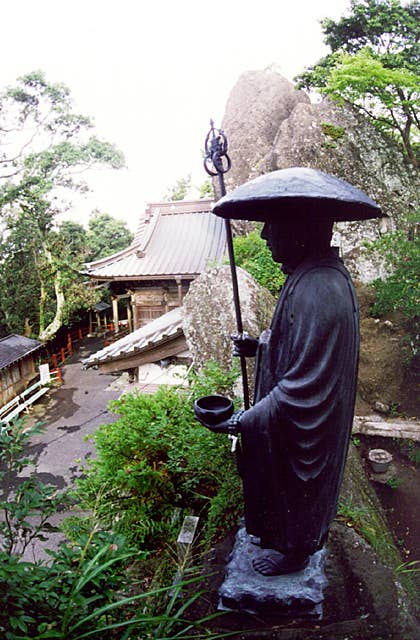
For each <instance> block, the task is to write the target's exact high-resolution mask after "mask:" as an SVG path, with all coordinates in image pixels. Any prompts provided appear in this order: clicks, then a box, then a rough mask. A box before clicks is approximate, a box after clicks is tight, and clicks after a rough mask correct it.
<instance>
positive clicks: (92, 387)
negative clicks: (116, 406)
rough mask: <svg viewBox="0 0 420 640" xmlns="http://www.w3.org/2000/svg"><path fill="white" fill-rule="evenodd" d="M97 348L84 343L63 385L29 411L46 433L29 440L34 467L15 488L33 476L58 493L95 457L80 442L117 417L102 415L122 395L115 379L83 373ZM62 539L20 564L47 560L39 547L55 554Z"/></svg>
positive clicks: (90, 340) (34, 550)
mask: <svg viewBox="0 0 420 640" xmlns="http://www.w3.org/2000/svg"><path fill="white" fill-rule="evenodd" d="M101 345H102V342H101V341H100V340H98V339H95V338H87V339H85V340H84V342H83V345H82V346H81V348H80V350H79V351H78V352H77V353H76V354H74V355H73V357H72V358H70V359H69V360H68V361H67V363H66V364H65V365H64V366H63V367H62V376H63V385H62V386H61V387H59V388H58V389H53V390H51V391H50V392H49V393H48V394H47V395H46V396H44V399H43V400H42V401H41V402H38V403H37V404H36V405H34V406H33V407H32V408H31V412H30V421H31V423H33V422H36V421H37V420H39V421H40V422H41V423H43V424H44V426H45V429H44V430H43V432H42V433H40V434H38V435H36V436H34V437H33V438H32V440H31V445H30V447H29V448H28V451H27V454H28V456H29V457H30V458H31V459H32V461H33V463H32V465H31V466H30V467H27V468H26V469H25V470H24V471H23V474H22V475H21V476H20V477H19V478H16V482H19V480H20V479H21V478H22V477H24V476H27V475H29V474H30V473H33V472H35V475H36V476H37V477H38V478H39V479H40V480H42V482H44V483H45V484H51V485H54V486H56V487H57V488H58V489H64V488H68V487H71V486H72V485H73V484H74V480H75V478H76V477H78V476H80V474H81V470H80V466H81V465H84V464H86V461H87V460H88V459H89V458H90V457H92V456H93V455H94V444H93V441H92V440H86V439H85V436H87V435H91V434H93V433H94V432H95V431H96V429H97V428H98V427H99V426H100V425H101V424H104V423H109V422H113V421H114V420H116V418H117V416H116V415H115V414H113V413H111V412H109V411H108V410H107V405H108V403H109V401H110V400H115V399H117V398H118V397H119V396H120V395H121V393H122V392H123V391H125V390H126V389H125V388H123V387H122V386H121V385H119V384H115V383H116V377H115V376H112V375H100V374H99V373H98V372H97V371H96V370H94V369H87V370H84V369H82V363H81V360H83V359H85V358H87V357H88V356H89V355H90V353H93V352H94V351H97V350H98V349H100V348H101ZM128 388H130V387H129V386H128V385H127V389H128ZM67 515H69V514H68V513H65V514H56V516H55V517H54V518H52V519H51V524H53V525H56V524H58V523H59V522H60V520H61V519H62V518H63V517H65V516H67ZM61 539H62V536H61V534H56V533H54V534H51V535H50V536H49V540H48V542H47V543H36V545H35V546H34V547H33V548H31V549H28V550H27V553H26V554H25V559H27V560H33V559H35V558H36V559H43V558H46V557H48V556H46V554H45V553H44V552H43V547H44V546H46V547H48V548H52V549H55V548H57V546H58V543H59V541H60V540H61Z"/></svg>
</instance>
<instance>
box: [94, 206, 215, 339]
mask: <svg viewBox="0 0 420 640" xmlns="http://www.w3.org/2000/svg"><path fill="white" fill-rule="evenodd" d="M211 205H212V202H211V201H210V200H196V201H185V200H180V201H176V202H159V203H153V204H149V205H148V206H147V208H146V211H145V213H144V215H143V216H142V218H141V219H140V223H139V226H138V229H137V233H136V235H135V238H134V240H133V242H132V244H131V245H130V246H129V247H127V248H126V249H123V250H122V251H119V252H118V253H114V254H113V255H111V256H108V257H107V258H102V259H101V260H96V261H95V262H90V263H88V264H86V265H85V268H86V270H85V273H87V274H88V275H89V277H90V278H91V279H92V280H93V281H94V282H95V284H97V285H100V284H101V283H104V284H105V283H106V284H107V286H108V287H109V290H110V294H111V299H112V318H113V324H114V327H115V330H116V331H118V328H119V326H120V325H121V320H123V321H124V322H125V323H126V324H128V328H129V330H130V331H135V330H137V329H139V328H140V327H143V326H144V325H146V324H147V323H149V322H150V321H152V320H154V319H156V318H159V317H160V316H162V315H163V314H165V313H168V312H169V311H171V310H172V309H175V308H176V307H181V306H182V301H183V299H184V296H185V294H186V293H187V291H188V288H189V286H190V284H191V282H192V281H193V280H194V278H196V277H197V276H198V275H199V274H200V273H201V272H202V271H203V270H204V269H205V268H206V267H207V266H208V265H209V264H212V263H214V264H215V263H217V262H220V260H221V258H222V256H223V254H224V251H225V246H226V240H225V229H224V221H223V220H221V219H220V218H217V217H216V216H214V215H212V214H211Z"/></svg>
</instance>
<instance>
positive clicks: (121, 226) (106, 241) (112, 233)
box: [86, 210, 133, 261]
mask: <svg viewBox="0 0 420 640" xmlns="http://www.w3.org/2000/svg"><path fill="white" fill-rule="evenodd" d="M132 240H133V234H132V233H131V231H130V230H129V228H128V227H127V225H126V223H125V222H123V221H122V220H116V219H115V218H113V217H112V216H110V215H109V214H108V213H101V212H100V211H98V210H95V211H93V212H92V214H91V215H90V218H89V223H88V232H87V235H86V244H87V251H88V254H87V259H88V260H89V261H93V260H99V258H104V257H105V256H109V255H111V254H113V253H116V252H117V251H120V250H121V249H125V248H126V247H128V245H129V244H130V243H131V242H132Z"/></svg>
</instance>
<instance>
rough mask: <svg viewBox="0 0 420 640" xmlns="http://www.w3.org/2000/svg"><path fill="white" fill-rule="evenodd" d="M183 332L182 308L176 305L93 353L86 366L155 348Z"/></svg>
mask: <svg viewBox="0 0 420 640" xmlns="http://www.w3.org/2000/svg"><path fill="white" fill-rule="evenodd" d="M182 334H183V330H182V308H181V307H176V308H175V309H172V311H168V313H165V314H164V315H163V316H160V317H159V318H156V319H155V320H152V321H151V322H149V323H148V324H146V325H144V326H143V327H140V329H136V331H133V332H132V333H129V334H128V335H127V336H124V337H123V338H121V339H120V340H117V341H116V342H113V343H112V344H110V345H109V346H108V347H105V348H104V349H101V351H97V352H96V353H93V354H92V355H91V356H90V357H89V358H88V359H87V360H85V362H84V366H85V367H87V368H88V367H92V366H94V365H98V364H105V362H112V361H114V360H122V359H124V358H126V357H129V356H132V355H136V354H138V353H140V352H142V351H146V350H147V349H151V348H154V347H156V346H157V345H158V344H163V343H164V342H167V341H168V340H172V339H174V338H176V337H178V336H181V335H182Z"/></svg>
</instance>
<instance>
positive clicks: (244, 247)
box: [233, 228, 285, 296]
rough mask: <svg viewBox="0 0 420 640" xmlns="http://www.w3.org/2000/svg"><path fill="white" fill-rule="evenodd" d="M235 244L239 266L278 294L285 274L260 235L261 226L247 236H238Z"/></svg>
mask: <svg viewBox="0 0 420 640" xmlns="http://www.w3.org/2000/svg"><path fill="white" fill-rule="evenodd" d="M233 246H234V250H235V261H236V264H237V265H238V267H242V269H245V271H248V273H250V274H251V275H252V277H253V278H255V280H256V281H257V282H258V283H259V284H260V285H261V286H263V287H265V288H266V289H268V290H269V291H270V293H272V294H273V295H274V296H277V295H278V293H279V291H280V289H281V287H282V286H283V283H284V280H285V275H284V274H283V272H282V271H281V269H280V266H279V265H278V264H277V263H276V262H274V260H273V258H272V257H271V253H270V250H269V248H268V247H267V245H266V243H265V240H263V239H262V238H261V236H260V231H259V228H258V229H256V230H255V231H251V233H249V234H248V235H246V236H236V237H235V238H234V239H233Z"/></svg>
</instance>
